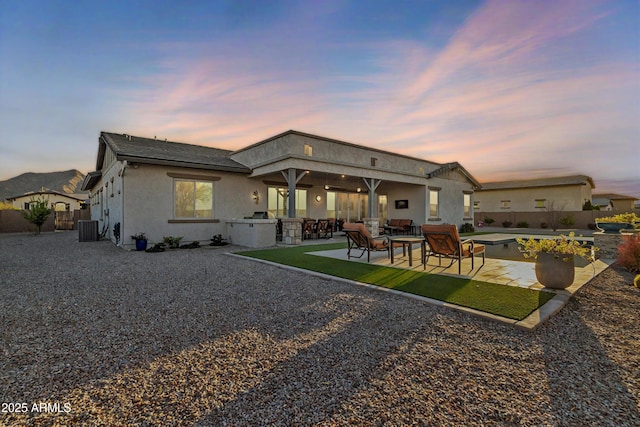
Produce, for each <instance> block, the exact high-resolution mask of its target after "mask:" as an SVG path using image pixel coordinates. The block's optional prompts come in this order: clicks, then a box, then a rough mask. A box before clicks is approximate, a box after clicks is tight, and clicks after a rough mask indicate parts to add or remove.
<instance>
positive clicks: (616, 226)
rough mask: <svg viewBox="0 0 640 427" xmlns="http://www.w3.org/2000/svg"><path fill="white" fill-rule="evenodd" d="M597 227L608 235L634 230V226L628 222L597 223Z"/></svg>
mask: <svg viewBox="0 0 640 427" xmlns="http://www.w3.org/2000/svg"><path fill="white" fill-rule="evenodd" d="M596 227H597V228H598V230H600V231H603V232H604V233H606V234H615V233H620V230H624V229H625V228H633V224H628V223H626V222H596Z"/></svg>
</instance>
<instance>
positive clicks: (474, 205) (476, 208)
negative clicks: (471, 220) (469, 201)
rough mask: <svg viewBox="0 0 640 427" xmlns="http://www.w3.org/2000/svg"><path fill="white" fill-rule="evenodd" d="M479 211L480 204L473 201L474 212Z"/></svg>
mask: <svg viewBox="0 0 640 427" xmlns="http://www.w3.org/2000/svg"><path fill="white" fill-rule="evenodd" d="M478 209H480V202H478V201H477V200H474V201H473V210H474V211H477V210H478Z"/></svg>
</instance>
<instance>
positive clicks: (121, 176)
mask: <svg viewBox="0 0 640 427" xmlns="http://www.w3.org/2000/svg"><path fill="white" fill-rule="evenodd" d="M128 167H129V162H128V161H127V160H124V161H123V162H122V170H121V171H120V174H119V175H120V181H121V182H120V188H121V191H122V193H121V194H120V247H121V248H124V171H125V170H126V169H127V168H128Z"/></svg>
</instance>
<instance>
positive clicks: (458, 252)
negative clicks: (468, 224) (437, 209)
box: [422, 224, 485, 274]
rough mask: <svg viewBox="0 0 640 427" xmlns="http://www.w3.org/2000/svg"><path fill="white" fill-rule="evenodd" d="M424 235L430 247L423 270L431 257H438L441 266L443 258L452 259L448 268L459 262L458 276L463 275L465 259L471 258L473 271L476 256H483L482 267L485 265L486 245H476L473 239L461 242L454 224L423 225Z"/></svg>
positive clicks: (423, 262) (423, 261)
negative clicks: (462, 265)
mask: <svg viewBox="0 0 640 427" xmlns="http://www.w3.org/2000/svg"><path fill="white" fill-rule="evenodd" d="M422 235H423V236H424V240H425V244H426V245H428V248H426V250H425V252H424V259H423V260H422V266H423V268H426V264H427V261H428V260H429V256H430V255H434V256H437V257H438V264H439V265H442V258H448V259H450V260H451V263H450V264H449V266H448V267H451V266H452V265H453V263H454V262H456V261H458V274H461V271H462V267H461V264H462V260H463V259H464V258H471V269H472V270H473V268H474V262H473V260H474V258H475V255H479V254H482V265H484V261H485V252H484V245H482V244H479V243H475V242H474V241H473V240H471V239H467V240H460V234H458V228H457V227H456V226H455V225H453V224H441V225H430V224H423V225H422Z"/></svg>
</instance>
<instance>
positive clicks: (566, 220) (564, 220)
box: [560, 215, 576, 227]
mask: <svg viewBox="0 0 640 427" xmlns="http://www.w3.org/2000/svg"><path fill="white" fill-rule="evenodd" d="M575 223H576V220H575V219H573V216H572V215H568V216H565V217H564V218H562V219H561V220H560V224H562V225H564V226H565V227H571V226H572V225H573V224H575Z"/></svg>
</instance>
